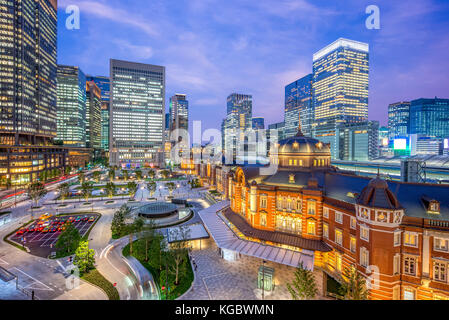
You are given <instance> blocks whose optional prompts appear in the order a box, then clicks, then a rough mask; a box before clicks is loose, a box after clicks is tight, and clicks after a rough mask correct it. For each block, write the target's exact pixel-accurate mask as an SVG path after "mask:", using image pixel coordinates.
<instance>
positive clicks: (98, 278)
mask: <svg viewBox="0 0 449 320" xmlns="http://www.w3.org/2000/svg"><path fill="white" fill-rule="evenodd" d="M81 279H83V280H85V281H87V282H90V283H92V284H94V285H96V286H98V287H100V288H101V289H103V290H104V292H106V294H107V295H108V298H109V300H120V296H119V294H118V291H117V289H116V288H115V287H114V286H113V285H112V283H110V282H109V281H108V280H107V279H106V278H105V277H103V275H102V274H101V273H100V272H98V270H97V269H93V270H91V271H89V273H86V274H84V275H83V276H82V277H81Z"/></svg>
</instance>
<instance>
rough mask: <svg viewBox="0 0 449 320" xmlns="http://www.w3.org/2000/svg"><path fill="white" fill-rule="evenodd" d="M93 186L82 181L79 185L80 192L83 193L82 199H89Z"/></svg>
mask: <svg viewBox="0 0 449 320" xmlns="http://www.w3.org/2000/svg"><path fill="white" fill-rule="evenodd" d="M92 189H93V186H92V183H90V182H87V181H86V182H83V184H82V185H81V194H82V195H83V197H84V199H86V202H87V201H88V200H89V197H90V194H91V192H92Z"/></svg>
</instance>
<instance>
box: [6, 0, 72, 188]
mask: <svg viewBox="0 0 449 320" xmlns="http://www.w3.org/2000/svg"><path fill="white" fill-rule="evenodd" d="M0 12H1V16H2V19H0V33H1V35H2V36H1V41H0V64H1V66H2V67H1V73H0V110H1V112H0V153H1V156H0V180H1V184H3V185H7V186H10V185H19V184H26V183H29V182H31V181H34V180H37V179H38V178H39V173H40V172H42V171H44V170H53V169H61V168H63V167H64V166H65V151H64V150H63V149H62V148H60V147H59V148H58V147H55V146H53V145H52V139H53V138H54V137H55V136H56V69H57V67H56V60H57V50H56V48H57V47H56V36H57V3H56V1H53V0H21V1H2V2H1V3H0ZM23 147H25V148H23Z"/></svg>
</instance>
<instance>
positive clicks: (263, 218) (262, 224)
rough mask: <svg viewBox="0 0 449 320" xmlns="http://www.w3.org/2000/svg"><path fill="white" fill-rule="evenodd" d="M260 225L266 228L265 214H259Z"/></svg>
mask: <svg viewBox="0 0 449 320" xmlns="http://www.w3.org/2000/svg"><path fill="white" fill-rule="evenodd" d="M260 225H261V226H262V227H266V226H267V214H266V213H261V214H260Z"/></svg>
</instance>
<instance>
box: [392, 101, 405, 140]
mask: <svg viewBox="0 0 449 320" xmlns="http://www.w3.org/2000/svg"><path fill="white" fill-rule="evenodd" d="M409 121H410V102H409V101H401V102H396V103H392V104H390V105H388V135H389V138H390V139H394V138H396V137H406V136H407V135H408V133H409V131H408V130H409V129H408V128H409Z"/></svg>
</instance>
